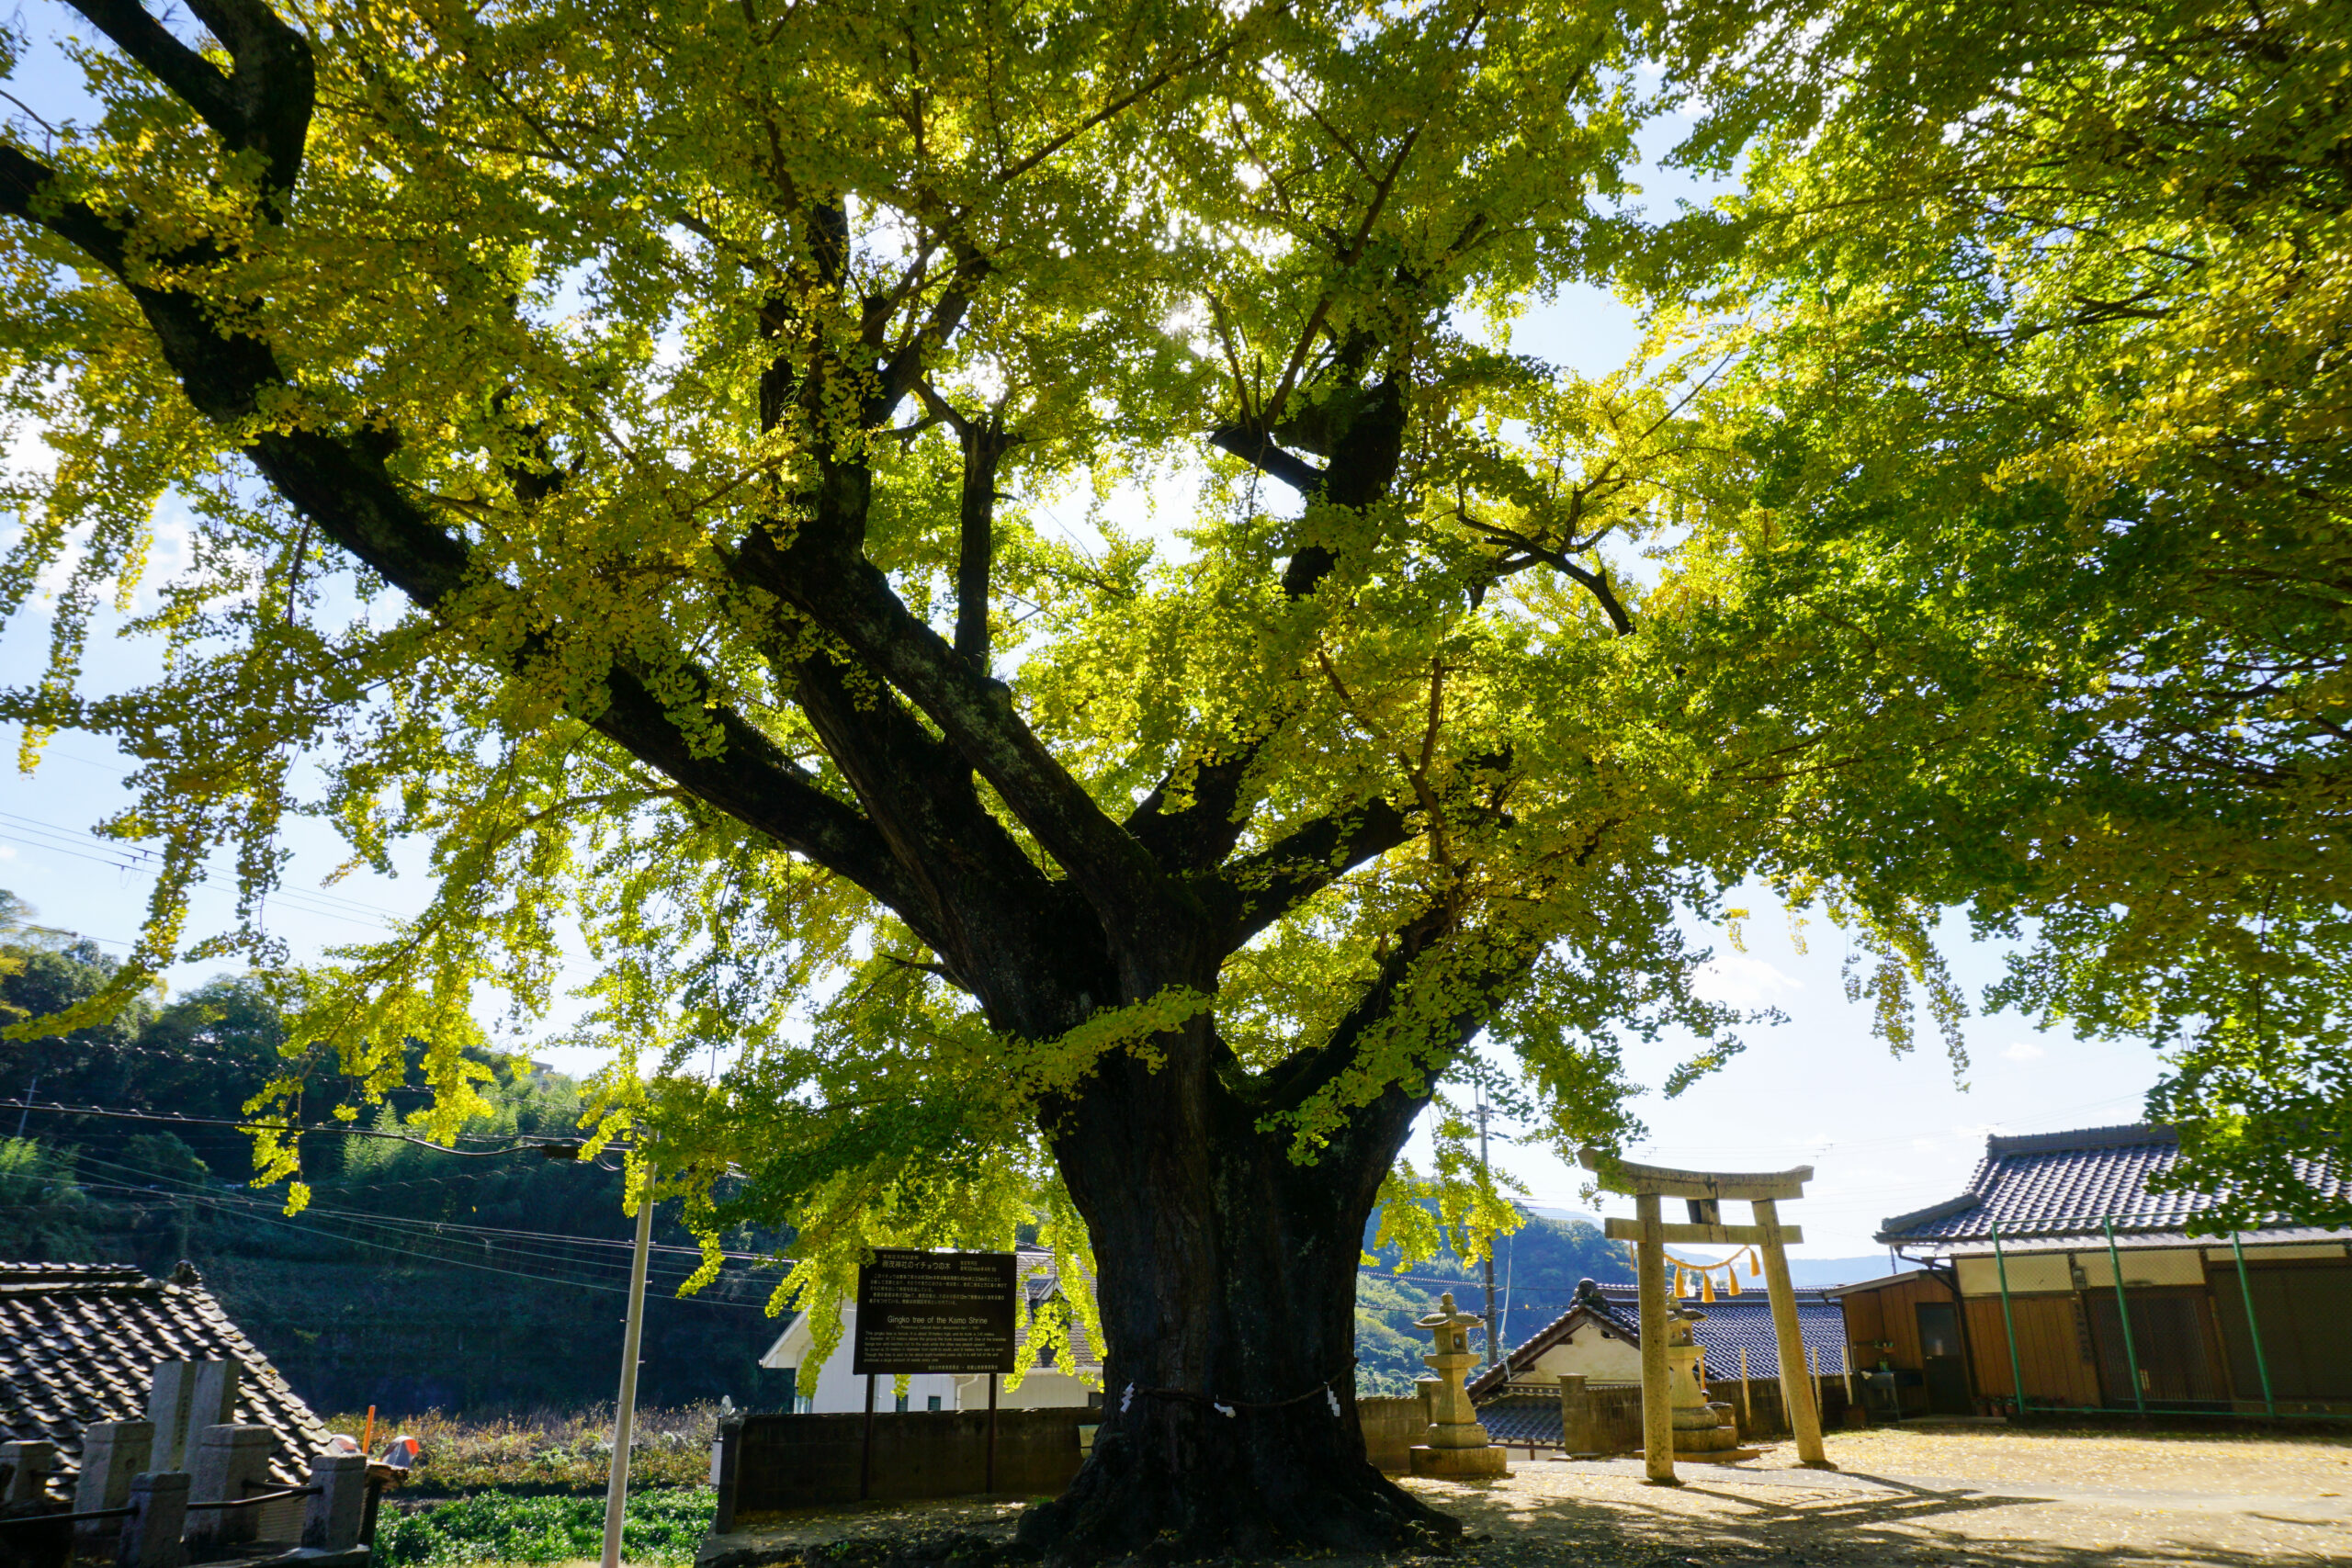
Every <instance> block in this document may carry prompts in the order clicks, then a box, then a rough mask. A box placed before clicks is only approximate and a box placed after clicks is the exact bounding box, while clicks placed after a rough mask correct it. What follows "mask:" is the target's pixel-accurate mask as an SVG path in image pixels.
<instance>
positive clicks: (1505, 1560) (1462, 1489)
mask: <svg viewBox="0 0 2352 1568" xmlns="http://www.w3.org/2000/svg"><path fill="white" fill-rule="evenodd" d="M1827 1447H1828V1452H1829V1458H1830V1461H1831V1462H1832V1463H1834V1464H1835V1465H1837V1467H1838V1468H1837V1470H1835V1471H1834V1472H1816V1471H1808V1470H1803V1469H1799V1468H1797V1467H1796V1464H1795V1455H1794V1453H1793V1452H1792V1450H1790V1449H1789V1448H1788V1447H1787V1446H1786V1445H1781V1446H1777V1447H1774V1448H1771V1449H1769V1450H1766V1452H1765V1453H1764V1455H1763V1456H1762V1457H1761V1458H1759V1459H1756V1460H1753V1461H1747V1462H1746V1463H1744V1464H1737V1465H1701V1464H1685V1465H1683V1466H1681V1467H1680V1474H1681V1477H1682V1480H1683V1484H1682V1485H1681V1486H1679V1487H1673V1488H1668V1487H1657V1486H1651V1485H1648V1484H1646V1483H1645V1481H1644V1480H1643V1476H1642V1469H1641V1466H1640V1465H1639V1463H1637V1462H1634V1461H1600V1462H1591V1463H1563V1462H1560V1461H1550V1460H1544V1461H1537V1462H1536V1463H1533V1464H1529V1463H1526V1462H1524V1461H1522V1462H1521V1463H1519V1464H1517V1465H1515V1466H1514V1470H1513V1473H1512V1475H1511V1477H1510V1480H1509V1481H1507V1482H1504V1483H1498V1484H1495V1485H1491V1486H1487V1487H1470V1486H1447V1485H1444V1484H1442V1483H1429V1482H1410V1483H1408V1484H1409V1485H1412V1486H1414V1487H1415V1488H1416V1489H1417V1490H1419V1491H1420V1492H1422V1494H1423V1495H1426V1496H1428V1497H1429V1498H1430V1501H1431V1502H1432V1503H1435V1504H1437V1505H1438V1506H1440V1507H1442V1508H1445V1509H1446V1510H1447V1511H1449V1512H1451V1513H1453V1514H1455V1515H1457V1516H1458V1517H1461V1518H1462V1519H1463V1521H1464V1523H1465V1524H1467V1525H1468V1526H1469V1527H1470V1529H1471V1530H1472V1531H1473V1532H1474V1533H1476V1534H1477V1535H1480V1536H1483V1537H1485V1538H1486V1539H1485V1540H1479V1541H1476V1542H1474V1543H1473V1544H1472V1546H1471V1547H1470V1548H1469V1550H1468V1551H1466V1552H1465V1553H1464V1556H1465V1557H1467V1558H1469V1559H1471V1560H1472V1561H1476V1562H1487V1563H1491V1564H1493V1565H1494V1568H1506V1565H1511V1564H1518V1563H1530V1564H1534V1563H1551V1562H1563V1563H1566V1562H1593V1563H1625V1564H1658V1565H1659V1568H1668V1565H1673V1568H1679V1565H1681V1564H1685V1563H1698V1564H1703V1565H1706V1568H1714V1565H1716V1564H1721V1565H1723V1568H1735V1565H1736V1568H1747V1565H1750V1564H1753V1565H1755V1568H1767V1565H1770V1568H1779V1565H1781V1564H1790V1565H1792V1568H1793V1565H1796V1564H1855V1565H1864V1564H1872V1563H1881V1562H1884V1563H1900V1564H1919V1565H1921V1568H1925V1565H1927V1564H1931V1563H1932V1564H1953V1565H1959V1564H1987V1565H1989V1564H2019V1565H2038V1564H2051V1565H2053V1568H2054V1565H2065V1568H2110V1565H2111V1568H2126V1565H2130V1568H2140V1565H2143V1564H2147V1565H2154V1564H2173V1563H2180V1564H2188V1563H2194V1564H2212V1565H2214V1568H2235V1565H2239V1564H2246V1565H2252V1564H2257V1563H2259V1564H2271V1563H2301V1562H2332V1563H2340V1562H2352V1438H2335V1437H2328V1438H2267V1437H2265V1438H2253V1437H2211V1436H2172V1437H2166V1436H2140V1435H2134V1436H2129V1437H2125V1436H2119V1435H2115V1434H2112V1433H2107V1432H2098V1433H2086V1432H2078V1433H2069V1432H2058V1431H2048V1430H2036V1429H2020V1430H2016V1431H2012V1430H2010V1429H2008V1428H2007V1427H2002V1426H1997V1425H1995V1426H1985V1427H1975V1426H1969V1427H1942V1428H1923V1427H1904V1428H1898V1429H1890V1430H1884V1431H1873V1432H1852V1433H1838V1434H1835V1435H1832V1436H1831V1437H1830V1438H1828V1439H1827Z"/></svg>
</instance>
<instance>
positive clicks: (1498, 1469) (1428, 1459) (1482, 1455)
mask: <svg viewBox="0 0 2352 1568" xmlns="http://www.w3.org/2000/svg"><path fill="white" fill-rule="evenodd" d="M1405 1454H1406V1458H1407V1459H1408V1461H1411V1464H1412V1468H1413V1473H1414V1474H1415V1475H1427V1476H1433V1477H1435V1478H1436V1479H1438V1480H1441V1481H1484V1480H1488V1479H1491V1478H1493V1477H1495V1476H1498V1475H1509V1474H1510V1465H1508V1464H1506V1463H1505V1462H1504V1461H1503V1450H1501V1449H1500V1448H1498V1447H1495V1446H1492V1445H1489V1446H1488V1447H1486V1448H1480V1449H1441V1448H1433V1447H1431V1446H1430V1445H1429V1444H1427V1443H1416V1444H1414V1445H1413V1446H1412V1447H1411V1448H1409V1449H1408V1450H1405Z"/></svg>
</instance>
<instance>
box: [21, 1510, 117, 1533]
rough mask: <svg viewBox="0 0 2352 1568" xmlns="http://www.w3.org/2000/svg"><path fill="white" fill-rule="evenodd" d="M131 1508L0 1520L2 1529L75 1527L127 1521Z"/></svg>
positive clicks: (25, 1515) (29, 1515)
mask: <svg viewBox="0 0 2352 1568" xmlns="http://www.w3.org/2000/svg"><path fill="white" fill-rule="evenodd" d="M131 1513H132V1510H131V1509H130V1508H96V1509H93V1510H91V1511H90V1512H89V1513H86V1514H18V1515H17V1517H15V1518H13V1519H0V1529H5V1528H6V1527H7V1526H9V1525H74V1524H80V1523H82V1522H83V1521H84V1520H85V1519H127V1518H129V1517H130V1516H131Z"/></svg>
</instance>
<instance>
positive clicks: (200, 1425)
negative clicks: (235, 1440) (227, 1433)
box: [187, 1358, 244, 1471]
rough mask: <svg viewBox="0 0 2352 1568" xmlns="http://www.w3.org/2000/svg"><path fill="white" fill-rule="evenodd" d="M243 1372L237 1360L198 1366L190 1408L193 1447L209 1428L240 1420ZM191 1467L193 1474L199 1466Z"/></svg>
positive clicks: (197, 1364)
mask: <svg viewBox="0 0 2352 1568" xmlns="http://www.w3.org/2000/svg"><path fill="white" fill-rule="evenodd" d="M243 1371H244V1369H243V1367H241V1366H239V1365H238V1364H237V1362H236V1360H235V1359H234V1358H224V1359H220V1360H218V1361H198V1362H197V1363H196V1388H195V1391H194V1393H192V1394H191V1395H190V1397H189V1399H188V1407H187V1432H188V1439H189V1442H190V1444H191V1445H193V1443H194V1441H195V1438H196V1435H197V1434H198V1433H199V1432H201V1431H203V1430H204V1429H205V1428H207V1427H223V1426H226V1425H228V1424H229V1423H230V1422H232V1421H234V1420H235V1419H236V1418H237V1382H238V1380H239V1374H240V1373H242V1372H243ZM188 1468H189V1469H190V1470H191V1471H193V1470H194V1469H195V1468H196V1467H195V1465H194V1464H192V1463H191V1464H190V1465H189V1466H188Z"/></svg>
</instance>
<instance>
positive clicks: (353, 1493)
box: [254, 1453, 368, 1551]
mask: <svg viewBox="0 0 2352 1568" xmlns="http://www.w3.org/2000/svg"><path fill="white" fill-rule="evenodd" d="M311 1485H313V1486H315V1487H317V1488H318V1489H319V1491H318V1495H316V1496H314V1497H309V1498H305V1499H304V1501H305V1502H307V1503H309V1504H310V1506H309V1508H307V1509H306V1510H304V1512H303V1517H302V1544H303V1545H304V1546H306V1547H309V1548H311V1550H312V1551H350V1550H351V1549H352V1548H353V1547H355V1546H357V1545H358V1544H359V1525H360V1521H361V1520H362V1518H363V1517H365V1516H366V1515H367V1512H368V1456H367V1455H365V1454H335V1453H322V1454H320V1455H319V1456H318V1457H317V1458H315V1459H313V1460H312V1461H311ZM259 1511H260V1510H258V1509H255V1510H254V1512H256V1513H257V1512H259Z"/></svg>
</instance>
